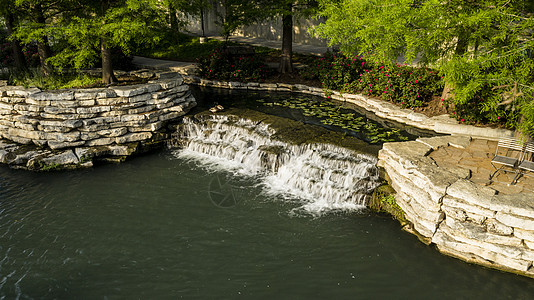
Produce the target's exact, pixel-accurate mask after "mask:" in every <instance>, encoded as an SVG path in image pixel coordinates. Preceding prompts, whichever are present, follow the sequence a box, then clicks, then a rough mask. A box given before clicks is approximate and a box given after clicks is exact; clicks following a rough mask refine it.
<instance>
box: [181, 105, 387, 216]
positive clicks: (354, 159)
mask: <svg viewBox="0 0 534 300" xmlns="http://www.w3.org/2000/svg"><path fill="white" fill-rule="evenodd" d="M172 140H173V143H174V146H178V147H179V148H180V150H179V151H178V152H177V155H179V156H181V157H188V158H196V159H198V160H208V161H211V162H216V163H218V164H225V165H227V166H229V167H231V168H233V169H234V170H237V171H238V172H240V173H242V174H246V175H251V176H259V177H260V178H261V180H262V184H263V186H264V187H265V189H264V190H265V192H266V193H269V194H272V195H276V196H289V197H292V198H295V197H297V198H298V199H300V200H301V201H302V202H303V205H302V206H301V207H300V209H303V210H305V211H307V212H309V213H312V214H321V213H324V212H328V211H339V210H358V209H362V208H364V207H365V206H366V205H367V202H368V200H369V198H370V194H371V193H372V191H373V190H374V189H375V188H376V187H377V186H378V185H379V176H378V169H377V167H376V158H375V157H373V156H371V155H368V154H362V153H357V152H355V151H353V150H350V149H346V148H342V147H339V146H335V145H331V144H323V143H312V144H301V145H295V144H291V143H290V142H286V141H281V140H280V139H278V138H277V137H276V130H274V129H273V128H271V126H270V125H269V124H266V123H263V122H261V121H252V120H248V119H245V118H239V117H236V116H233V115H208V114H202V115H197V116H195V117H185V118H184V120H183V124H181V125H180V126H179V127H178V129H177V131H176V133H175V134H174V138H173V139H172Z"/></svg>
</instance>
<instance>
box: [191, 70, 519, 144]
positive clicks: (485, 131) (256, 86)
mask: <svg viewBox="0 0 534 300" xmlns="http://www.w3.org/2000/svg"><path fill="white" fill-rule="evenodd" d="M185 79H186V82H188V83H189V84H193V85H199V86H209V87H217V88H229V89H241V90H267V91H276V92H299V93H304V94H309V95H315V96H321V97H330V98H332V99H334V100H338V101H346V102H349V103H352V104H355V105H358V106H360V107H362V108H364V109H366V110H367V111H370V112H373V113H374V114H376V115H377V116H378V117H380V118H384V119H388V120H393V121H396V122H399V123H402V124H407V125H410V126H413V127H417V128H420V129H426V130H432V131H435V132H437V133H444V134H453V135H465V136H472V137H480V138H485V139H491V140H498V139H500V138H502V137H511V136H513V132H512V131H510V130H506V129H495V128H487V127H475V126H472V125H464V124H459V123H458V121H456V120H455V119H452V118H450V116H449V115H440V116H435V117H431V118H429V117H427V116H425V115H423V114H421V113H416V112H413V111H412V110H410V109H402V108H400V107H398V106H396V105H394V104H392V103H390V102H387V101H383V100H380V99H376V98H372V97H366V96H364V95H360V94H347V93H339V92H337V91H332V90H324V89H322V88H316V87H309V86H306V85H301V84H295V85H292V84H285V83H256V82H249V83H242V82H225V81H213V80H207V79H202V78H200V77H197V76H192V75H187V74H185Z"/></svg>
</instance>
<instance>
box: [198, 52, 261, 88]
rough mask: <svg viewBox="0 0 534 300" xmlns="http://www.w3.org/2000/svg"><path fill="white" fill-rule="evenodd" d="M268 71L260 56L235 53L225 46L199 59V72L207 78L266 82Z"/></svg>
mask: <svg viewBox="0 0 534 300" xmlns="http://www.w3.org/2000/svg"><path fill="white" fill-rule="evenodd" d="M268 73H269V70H268V67H267V65H265V63H264V62H263V61H262V59H261V58H260V57H259V56H257V55H255V54H252V55H234V54H231V53H229V51H227V50H226V48H225V47H220V48H217V49H215V50H214V51H213V52H212V53H211V54H210V55H208V56H205V57H202V58H200V59H199V60H198V74H199V76H202V77H204V78H207V79H215V80H227V81H239V82H245V81H256V82H264V81H265V79H266V78H267V76H268Z"/></svg>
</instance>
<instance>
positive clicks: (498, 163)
mask: <svg viewBox="0 0 534 300" xmlns="http://www.w3.org/2000/svg"><path fill="white" fill-rule="evenodd" d="M524 149H525V144H524V143H521V142H520V141H518V140H516V139H513V138H504V139H501V140H499V142H498V143H497V148H496V149H495V154H494V155H493V158H492V159H491V166H492V167H493V168H495V172H493V173H491V174H490V176H489V180H492V179H493V177H494V176H495V175H496V174H497V173H498V172H499V171H503V172H513V173H516V176H515V177H517V174H518V173H519V172H518V169H517V166H518V165H519V162H520V160H521V158H522V156H523V152H524ZM493 168H492V170H493ZM490 172H491V171H490ZM515 177H514V180H515Z"/></svg>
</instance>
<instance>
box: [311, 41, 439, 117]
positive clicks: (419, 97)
mask: <svg viewBox="0 0 534 300" xmlns="http://www.w3.org/2000/svg"><path fill="white" fill-rule="evenodd" d="M301 76H302V77H303V78H304V79H318V80H320V81H321V82H322V84H323V87H324V88H327V89H332V90H338V91H342V92H349V93H362V94H366V95H372V96H377V97H381V98H382V99H385V100H389V101H392V102H396V103H399V104H400V105H401V106H402V107H420V106H423V105H424V103H425V102H426V101H430V100H431V99H432V96H433V95H436V94H438V93H439V92H440V89H441V82H440V81H441V78H440V77H439V76H438V75H437V74H436V72H435V71H434V70H431V69H424V68H413V67H410V66H406V65H398V64H395V65H392V66H386V65H380V66H375V65H373V64H371V63H369V62H367V61H365V60H364V59H363V58H361V57H359V56H357V55H356V56H346V55H344V54H343V53H342V52H327V53H325V55H324V56H323V57H320V58H317V59H316V60H315V62H312V63H311V66H310V67H308V68H307V69H305V70H304V71H302V72H301Z"/></svg>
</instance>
